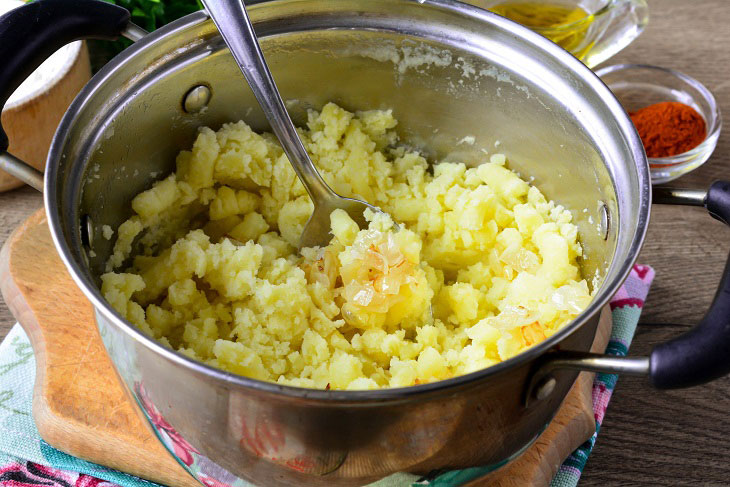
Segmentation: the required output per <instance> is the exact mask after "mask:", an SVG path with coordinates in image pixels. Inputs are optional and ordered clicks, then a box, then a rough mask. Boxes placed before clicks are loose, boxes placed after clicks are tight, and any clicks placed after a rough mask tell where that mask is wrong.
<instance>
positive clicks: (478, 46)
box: [47, 0, 648, 315]
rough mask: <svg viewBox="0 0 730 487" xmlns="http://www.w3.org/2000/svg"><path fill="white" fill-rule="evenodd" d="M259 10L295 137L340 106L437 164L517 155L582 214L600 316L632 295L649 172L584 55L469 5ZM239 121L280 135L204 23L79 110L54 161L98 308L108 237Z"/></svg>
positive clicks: (164, 44) (56, 193) (156, 49)
mask: <svg viewBox="0 0 730 487" xmlns="http://www.w3.org/2000/svg"><path fill="white" fill-rule="evenodd" d="M250 11H251V17H252V19H253V20H254V22H255V24H256V27H257V31H258V33H259V36H260V39H261V45H262V48H263V50H264V53H265V55H266V58H267V60H268V62H269V65H270V67H271V70H272V72H273V74H274V77H275V79H276V81H277V83H278V86H279V88H280V90H281V93H282V96H283V98H284V99H285V100H286V101H287V104H288V107H289V109H290V111H291V114H292V116H293V118H294V120H295V122H296V123H298V124H303V123H304V122H305V120H306V113H307V110H308V109H312V108H314V109H319V108H321V107H322V106H323V105H324V104H325V103H327V102H329V101H333V102H336V103H337V104H339V105H340V106H342V107H343V108H345V109H347V110H350V111H356V110H367V109H376V108H379V109H392V110H393V113H394V116H395V118H396V119H397V120H398V121H399V125H398V127H397V130H398V133H399V135H400V138H401V141H402V143H405V144H408V145H410V146H415V147H417V148H419V149H421V150H422V151H423V152H424V153H425V154H427V156H428V158H429V160H431V161H437V160H449V161H454V162H465V163H466V164H467V165H470V166H472V165H475V164H479V163H480V162H481V161H484V160H486V159H487V157H486V156H485V152H486V153H488V154H494V153H503V154H505V155H506V156H507V157H508V159H509V165H510V167H511V168H513V169H514V170H516V171H518V172H519V173H520V174H521V175H522V176H523V177H526V178H528V179H532V180H534V184H536V185H537V186H538V187H539V188H540V189H541V190H542V191H543V193H544V194H545V195H546V196H547V197H548V198H551V199H553V200H555V201H556V203H559V204H561V205H564V206H565V207H567V208H568V209H570V210H571V211H572V213H573V215H574V221H575V223H576V224H577V225H578V227H579V230H580V238H581V241H582V243H583V246H584V251H585V255H584V257H583V259H582V267H583V273H584V277H586V278H587V279H588V280H589V282H592V283H594V284H595V285H597V286H601V287H602V288H601V290H600V291H599V292H598V295H597V298H596V299H595V302H594V305H595V306H594V305H592V306H591V307H590V308H589V309H588V310H586V312H585V314H586V315H590V314H592V313H593V312H595V309H597V306H599V305H601V304H603V303H605V302H606V300H607V299H608V298H609V297H610V296H609V294H610V293H611V292H612V290H614V289H615V287H616V286H617V285H618V284H620V281H621V279H622V278H623V277H624V276H625V274H626V272H627V270H628V266H629V265H630V264H631V262H632V261H633V259H634V258H635V255H636V252H637V251H638V245H639V244H640V242H641V240H642V238H643V231H644V227H645V223H646V218H647V217H648V210H647V198H648V196H647V190H646V189H645V188H646V187H648V186H647V181H648V179H647V174H646V173H647V168H646V167H645V166H646V161H645V159H644V158H643V152H642V151H641V150H640V145H639V144H640V142H638V138H637V137H636V135H635V133H634V132H633V129H630V128H628V127H630V125H629V124H630V122H629V121H628V118H627V117H626V115H625V113H624V112H623V110H622V109H621V108H620V106H619V105H618V103H617V102H616V101H615V99H614V98H613V97H612V95H611V94H610V92H609V91H608V89H606V88H605V86H604V85H603V84H602V83H601V82H600V81H599V80H598V79H597V78H595V77H594V76H593V75H592V73H590V71H588V69H587V68H584V67H583V66H582V65H581V64H580V63H579V62H578V61H577V60H575V59H574V58H572V57H571V56H570V55H569V54H567V53H566V52H563V51H562V50H560V49H559V48H557V47H555V46H553V45H552V44H551V43H549V42H548V41H546V40H544V39H542V38H541V37H539V36H538V35H536V34H533V33H531V32H527V31H526V30H524V29H521V28H517V27H515V25H516V24H512V23H511V22H509V21H506V20H504V19H502V18H499V17H496V16H494V15H492V14H489V13H487V12H484V11H481V10H478V9H475V8H473V7H468V6H465V5H461V4H457V3H456V2H448V1H441V2H430V1H429V2H426V3H424V4H422V3H420V2H410V1H398V2H394V1H393V0H370V1H369V2H360V1H356V0H340V1H338V2H317V1H314V0H283V1H279V2H273V3H271V4H261V5H256V6H253V7H252V8H251V9H250ZM546 52H548V53H549V55H547V54H546ZM199 85H204V86H206V87H208V88H209V89H210V90H211V93H212V97H211V98H210V102H209V104H208V106H207V108H206V109H204V110H203V111H200V112H198V113H186V112H185V111H184V109H183V100H184V97H185V95H186V93H188V92H189V90H191V89H192V88H193V87H196V86H199ZM237 120H244V121H245V122H247V123H248V124H250V125H251V126H252V127H253V128H254V129H255V130H257V131H263V130H267V129H268V125H267V123H266V121H265V118H264V116H263V113H262V112H261V110H260V109H259V107H258V105H257V103H256V101H255V99H254V97H253V95H252V93H251V91H250V89H249V88H248V86H247V85H246V82H245V80H244V79H243V77H242V75H241V73H240V71H239V69H238V67H237V66H236V64H235V63H234V61H233V59H232V57H231V56H230V54H229V53H228V51H227V48H226V47H225V45H224V44H223V42H222V40H221V38H220V37H219V35H218V34H217V31H216V30H215V27H214V26H213V24H212V22H211V21H209V20H207V19H206V17H205V15H204V14H203V13H197V14H193V15H191V16H188V17H186V18H185V19H181V21H178V22H176V23H173V24H171V25H169V26H167V27H165V28H163V29H161V30H160V31H158V32H156V33H155V34H153V35H152V36H149V37H148V38H146V39H143V40H142V41H139V42H138V43H137V44H136V45H134V46H132V47H131V48H130V49H128V50H127V51H125V52H124V53H122V54H121V55H120V56H119V57H118V58H117V59H116V60H114V61H113V62H112V63H110V64H109V65H108V66H107V67H105V68H104V69H103V70H102V71H101V72H100V73H99V74H97V75H96V77H95V79H94V80H93V81H92V82H91V83H90V84H89V85H88V86H87V87H86V89H85V90H84V91H83V92H82V94H81V95H80V96H79V97H78V99H77V100H76V101H75V103H74V105H73V106H72V108H71V109H70V111H69V114H68V115H67V116H66V118H65V119H64V121H63V122H62V125H61V128H60V129H59V132H58V134H57V137H56V140H55V142H54V145H53V148H52V152H51V155H50V156H49V157H50V158H49V161H50V164H49V171H50V172H51V176H50V177H51V178H52V179H51V180H53V181H55V183H54V184H52V185H51V186H52V187H51V188H50V191H49V192H48V194H47V198H48V205H49V212H50V214H51V215H52V216H51V225H52V228H53V231H54V233H55V234H56V237H57V239H58V240H60V241H61V242H62V245H61V246H62V247H67V250H65V255H64V257H65V258H66V260H67V262H68V263H69V264H70V266H71V267H72V269H74V270H75V272H76V274H77V275H76V276H75V277H76V278H77V281H80V282H81V283H82V284H84V285H85V286H86V287H87V289H86V291H87V294H88V293H91V294H92V295H93V297H96V298H97V299H96V300H95V301H97V302H100V299H101V298H100V295H99V294H98V291H97V289H96V286H97V285H98V276H99V275H100V274H101V273H103V271H104V263H105V262H106V260H107V258H108V256H109V254H110V252H111V249H112V246H113V243H114V241H113V239H112V240H110V241H108V240H105V239H104V238H102V237H101V233H102V232H101V227H102V225H109V226H111V227H112V228H114V229H116V228H117V227H118V226H119V224H120V223H121V222H123V221H124V220H125V219H127V218H128V217H129V216H130V214H131V208H130V201H131V199H132V198H133V197H134V196H135V195H136V194H138V193H139V192H141V191H142V190H144V189H146V188H148V187H149V186H150V185H151V184H152V182H153V181H156V180H159V179H162V178H164V177H165V176H167V175H168V174H169V173H170V172H172V171H173V170H174V165H175V156H176V155H177V153H178V152H179V151H180V150H181V149H184V148H185V149H187V148H189V147H191V145H192V143H193V141H194V139H195V136H196V133H197V130H198V128H199V127H201V126H209V127H212V128H213V129H217V128H219V127H220V126H221V124H223V123H225V122H230V121H237ZM472 138H473V143H471V142H472ZM604 212H605V213H606V215H607V216H606V215H604ZM54 215H55V216H54ZM87 218H90V219H91V222H92V223H91V225H90V226H91V227H92V233H93V234H94V235H96V238H93V239H92V241H91V246H90V247H89V244H88V242H87V239H86V237H85V235H83V233H84V230H83V228H84V227H85V222H86V219H87ZM602 222H603V223H602ZM602 225H603V226H602ZM89 250H93V253H90V252H89ZM92 255H93V257H92ZM593 278H595V279H593ZM602 283H603V284H602ZM82 287H83V286H82Z"/></svg>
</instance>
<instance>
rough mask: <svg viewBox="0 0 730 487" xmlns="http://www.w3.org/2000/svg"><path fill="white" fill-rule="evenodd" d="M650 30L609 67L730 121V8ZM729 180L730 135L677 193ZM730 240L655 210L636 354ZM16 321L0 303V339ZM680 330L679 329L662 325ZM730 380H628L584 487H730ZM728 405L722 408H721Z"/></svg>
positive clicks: (715, 272) (702, 296)
mask: <svg viewBox="0 0 730 487" xmlns="http://www.w3.org/2000/svg"><path fill="white" fill-rule="evenodd" d="M649 8H650V11H651V13H650V17H651V18H650V21H649V26H648V28H647V30H646V31H645V32H644V33H643V34H642V35H641V37H639V39H637V40H636V41H635V42H634V43H633V44H632V45H631V46H629V47H628V48H627V49H626V50H624V51H623V52H621V53H620V54H618V55H617V56H616V57H614V58H612V59H610V60H609V61H608V62H607V63H606V64H615V63H647V64H654V65H660V66H666V67H670V68H674V69H678V70H680V71H683V72H685V73H687V74H689V75H691V76H693V77H695V78H697V79H698V80H700V81H701V82H702V83H704V84H705V85H706V86H707V87H708V88H709V89H710V90H711V91H712V92H713V93H714V94H715V97H716V98H717V101H718V103H719V105H720V109H721V111H722V112H723V113H724V114H725V117H726V119H727V117H728V114H730V68H729V67H728V66H730V49H728V46H730V29H729V28H728V26H729V25H730V2H728V0H691V1H688V0H649ZM719 178H725V179H727V178H730V129H728V127H727V126H726V127H725V129H724V131H723V132H722V134H721V135H720V140H719V142H718V146H717V150H716V151H715V153H714V154H713V156H712V158H711V159H710V161H708V162H707V163H706V164H705V165H704V166H703V167H701V168H699V169H698V170H696V171H695V172H693V173H691V174H688V175H686V176H684V177H682V178H681V179H679V180H677V181H676V182H675V183H674V185H677V186H680V185H681V186H686V187H694V188H705V187H707V186H708V185H709V184H710V183H711V182H712V181H713V180H715V179H719ZM40 205H41V197H40V195H38V194H37V193H35V192H34V191H33V190H31V189H29V188H25V189H21V190H16V191H12V192H10V193H5V194H0V241H3V240H5V238H7V236H8V235H9V233H10V231H12V229H13V228H15V227H16V226H17V225H19V224H20V223H21V222H22V221H23V220H24V219H25V217H26V216H27V215H29V214H30V213H32V211H33V210H34V209H36V208H38V207H39V206H40ZM729 236H730V233H728V230H727V229H726V228H724V227H723V226H722V224H720V223H718V222H715V221H714V220H711V219H710V218H708V217H707V216H706V215H705V213H704V212H703V211H702V210H701V209H696V208H676V207H659V206H657V207H654V208H653V212H652V218H651V223H650V225H649V233H648V235H647V240H646V244H645V245H644V250H643V252H642V254H641V257H640V259H639V261H640V262H641V263H643V264H650V265H652V266H653V267H654V269H655V270H656V271H657V277H656V280H655V281H654V285H653V286H652V290H651V293H650V295H649V299H648V301H647V303H646V306H645V308H644V312H643V315H642V323H641V325H640V327H639V331H638V333H637V336H636V339H635V340H634V343H633V345H632V351H631V353H632V354H637V355H638V354H642V353H644V354H645V353H648V352H649V351H650V350H651V348H652V347H653V346H654V345H655V344H657V343H661V342H663V341H665V340H667V339H670V338H672V337H675V336H677V335H678V334H679V333H681V332H682V331H683V330H686V329H687V328H688V327H690V326H692V325H693V324H694V323H696V322H697V321H698V320H699V319H700V318H701V317H702V315H703V314H704V312H705V310H706V309H707V306H708V305H709V303H710V301H711V300H712V296H713V295H714V293H715V286H716V284H717V282H718V280H719V277H720V274H721V272H722V268H723V265H724V261H725V259H726V257H727V254H728V250H730V238H728V237H729ZM14 322H15V320H14V319H13V318H12V317H11V316H10V314H9V313H8V311H7V308H6V307H5V306H4V304H3V303H2V301H0V337H2V336H4V335H5V334H6V333H7V330H8V329H9V328H10V326H12V324H13V323H14ZM655 323H673V324H675V326H665V325H656V324H655ZM728 404H730V379H727V378H725V379H721V380H719V381H716V382H714V383H712V384H709V385H706V386H702V387H698V388H695V389H688V390H684V391H672V392H657V391H653V390H651V389H650V388H649V387H648V386H647V384H646V383H645V382H644V381H643V380H641V379H634V378H628V377H624V378H622V379H620V380H619V382H618V387H617V389H616V392H615V394H614V397H613V399H612V401H611V404H610V406H609V408H608V413H607V415H606V419H605V422H604V424H603V427H602V429H601V435H600V437H599V439H598V442H597V444H596V448H595V449H594V451H593V453H592V454H591V457H590V459H589V461H588V465H587V467H586V470H585V472H584V473H583V478H582V479H581V486H605V485H619V486H620V485H627V486H629V485H630V486H635V485H642V486H644V485H647V486H648V485H698V484H701V485H728V483H730V482H729V479H730V453H728V452H730V435H728V434H727V431H728V419H727V412H726V411H724V410H723V409H725V410H726V409H727V405H728ZM723 406H724V407H723Z"/></svg>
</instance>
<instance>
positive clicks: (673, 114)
mask: <svg viewBox="0 0 730 487" xmlns="http://www.w3.org/2000/svg"><path fill="white" fill-rule="evenodd" d="M629 116H630V117H631V120H632V121H633V122H634V125H635V126H636V130H637V131H638V132H639V136H640V137H641V142H642V143H643V144H644V149H645V150H646V155H647V156H648V157H671V156H676V155H677V154H681V153H683V152H687V151H688V150H691V149H694V148H695V147H697V146H698V145H700V144H701V143H702V141H703V140H705V136H706V135H707V131H706V128H705V119H704V118H702V115H700V114H699V113H697V110H695V109H694V108H692V107H691V106H689V105H685V104H684V103H679V102H676V101H664V102H661V103H655V104H654V105H649V106H648V107H644V108H642V109H640V110H637V111H635V112H633V113H629Z"/></svg>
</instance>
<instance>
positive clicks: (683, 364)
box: [649, 181, 730, 389]
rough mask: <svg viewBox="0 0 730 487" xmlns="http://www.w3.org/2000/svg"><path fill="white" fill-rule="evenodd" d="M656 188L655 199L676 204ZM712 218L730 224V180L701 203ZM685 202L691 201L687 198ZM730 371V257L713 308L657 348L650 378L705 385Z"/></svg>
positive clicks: (664, 383) (668, 384) (666, 384)
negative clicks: (695, 323)
mask: <svg viewBox="0 0 730 487" xmlns="http://www.w3.org/2000/svg"><path fill="white" fill-rule="evenodd" d="M671 191H672V190H670V189H664V188H657V189H656V190H655V198H654V200H655V202H657V203H677V200H676V195H675V198H672V195H671V194H670V193H671ZM701 203H702V204H703V206H704V207H705V208H707V211H709V212H710V215H712V217H713V218H715V219H717V220H720V221H721V222H723V223H725V224H726V225H730V182H728V181H716V182H715V183H713V184H712V186H711V187H710V190H709V191H708V192H707V196H705V198H704V200H703V201H702V202H701ZM684 204H692V203H689V202H687V201H685V202H684ZM728 373H730V258H729V260H728V263H727V264H725V270H724V272H723V275H722V280H721V281H720V286H719V287H718V289H717V293H716V294H715V298H714V300H713V302H712V305H711V306H710V309H709V310H708V311H707V314H705V316H704V318H702V320H701V321H700V323H699V324H698V325H697V326H695V327H694V328H692V329H691V330H689V331H688V332H687V333H684V334H683V335H680V336H678V337H677V338H674V339H673V340H670V341H668V342H666V343H662V344H660V345H657V346H656V347H654V350H652V352H651V356H650V358H649V380H650V381H651V383H652V385H654V386H655V387H657V388H659V389H675V388H679V387H691V386H695V385H699V384H704V383H705V382H709V381H711V380H714V379H717V378H719V377H722V376H724V375H726V374H728Z"/></svg>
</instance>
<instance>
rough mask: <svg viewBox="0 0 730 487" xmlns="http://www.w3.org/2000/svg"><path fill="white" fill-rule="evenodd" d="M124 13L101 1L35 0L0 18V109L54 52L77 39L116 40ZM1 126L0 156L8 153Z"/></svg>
mask: <svg viewBox="0 0 730 487" xmlns="http://www.w3.org/2000/svg"><path fill="white" fill-rule="evenodd" d="M129 18H130V14H129V11H127V10H126V9H124V8H122V7H119V6H116V5H113V4H111V3H107V2H103V1H101V0H37V1H35V2H32V3H28V4H26V5H23V6H22V7H18V8H16V9H13V10H11V11H10V12H8V13H6V14H5V15H3V16H1V17H0V62H1V63H2V67H0V111H2V108H3V107H4V106H5V103H6V102H7V101H8V98H10V95H11V94H13V92H14V91H15V90H16V89H17V88H18V87H19V86H20V84H21V83H22V82H23V81H24V80H25V79H26V78H27V77H28V76H30V75H31V73H32V72H33V71H34V70H35V69H36V68H37V67H38V66H40V65H41V63H42V62H43V61H45V60H46V59H47V58H48V57H49V56H50V55H51V54H53V53H54V52H56V51H57V50H58V49H60V48H61V47H63V46H65V45H66V44H68V43H70V42H72V41H75V40H79V39H106V40H115V39H117V38H119V36H120V35H121V34H122V32H123V31H124V30H125V29H126V28H127V26H128V25H129ZM8 146H9V141H8V136H7V134H6V133H5V131H4V130H3V128H2V123H0V154H2V153H4V152H5V151H7V150H8Z"/></svg>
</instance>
